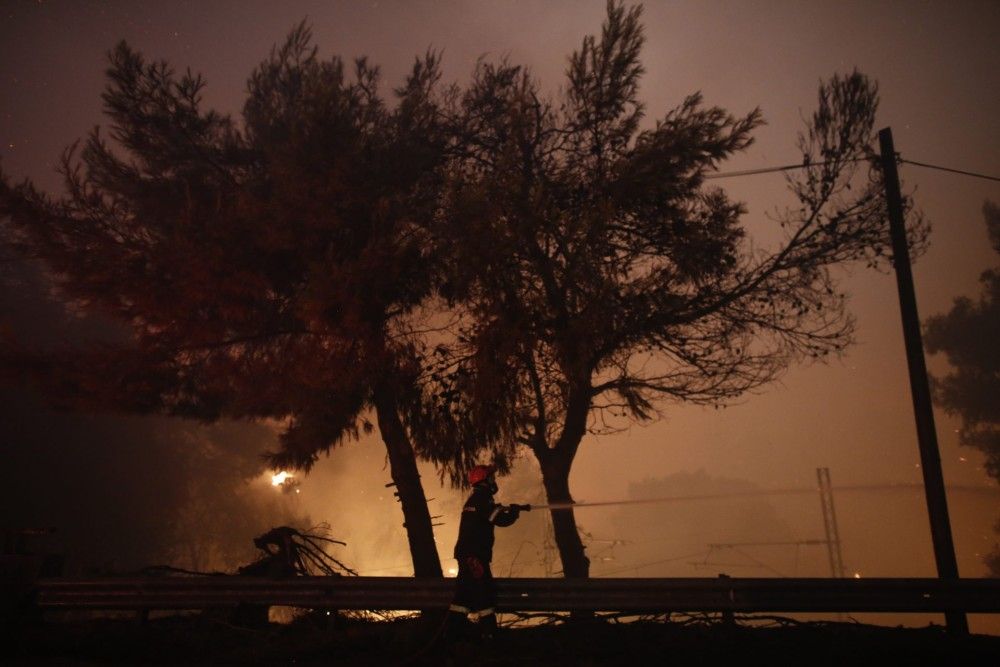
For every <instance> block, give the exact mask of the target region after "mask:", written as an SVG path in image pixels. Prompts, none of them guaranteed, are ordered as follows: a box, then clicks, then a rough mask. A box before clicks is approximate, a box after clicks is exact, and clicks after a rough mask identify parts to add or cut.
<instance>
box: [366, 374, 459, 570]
mask: <svg viewBox="0 0 1000 667" xmlns="http://www.w3.org/2000/svg"><path fill="white" fill-rule="evenodd" d="M375 414H376V417H377V419H378V428H379V431H380V432H381V434H382V440H383V442H385V448H386V451H387V452H388V453H389V469H390V472H391V474H392V481H393V482H395V484H396V492H397V493H399V502H400V504H401V505H402V507H403V521H404V523H403V525H404V526H405V527H406V536H407V538H408V539H409V541H410V556H411V557H412V558H413V576H415V577H441V576H443V574H442V572H441V559H440V558H439V557H438V552H437V544H435V542H434V529H433V528H432V527H431V513H430V511H429V510H428V509H427V498H426V496H424V487H423V486H422V485H421V484H420V475H419V474H418V472H417V459H416V456H415V455H414V453H413V446H412V445H411V444H410V439H409V436H408V435H407V433H406V429H404V428H403V423H402V421H400V419H399V411H398V409H397V403H396V396H395V393H394V392H393V391H392V390H391V389H387V388H380V389H378V390H376V391H375Z"/></svg>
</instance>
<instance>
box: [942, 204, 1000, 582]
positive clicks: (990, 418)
mask: <svg viewBox="0 0 1000 667" xmlns="http://www.w3.org/2000/svg"><path fill="white" fill-rule="evenodd" d="M983 218H984V219H985V222H986V230H987V232H988V234H989V238H990V244H991V245H992V246H993V250H994V251H995V252H997V253H998V254H1000V207H997V205H996V204H994V203H992V202H989V201H987V202H986V203H984V204H983ZM979 282H980V283H981V284H982V292H981V294H980V295H979V299H978V300H977V301H974V300H973V299H970V298H968V297H964V296H963V297H958V298H957V299H955V301H954V303H953V304H952V307H951V310H950V311H948V312H947V313H945V314H944V315H935V316H933V317H929V318H927V322H926V323H925V336H924V341H925V344H926V345H927V351H928V352H931V353H932V354H934V353H944V354H945V356H946V358H947V359H948V363H949V364H950V365H951V367H952V368H953V369H954V370H953V371H952V372H951V373H949V374H947V375H945V376H943V377H936V378H933V384H932V388H933V392H934V393H933V395H934V400H935V402H936V403H937V404H938V405H940V406H941V407H943V408H944V409H945V410H946V411H947V412H948V413H949V414H953V415H957V416H958V417H960V418H961V419H962V428H961V430H960V431H959V442H960V443H961V444H963V445H965V446H967V447H974V448H976V449H978V450H979V451H981V452H982V453H983V454H984V455H985V456H986V472H987V474H989V475H990V477H992V478H993V479H995V480H997V481H998V482H1000V352H998V350H997V347H996V340H997V338H998V337H1000V269H990V270H988V271H984V272H983V273H982V275H981V276H980V277H979ZM997 530H998V531H1000V523H998V524H997ZM986 563H987V565H988V566H989V568H990V571H991V572H992V573H993V575H994V576H1000V546H998V547H995V548H994V549H993V552H992V553H991V554H989V555H988V556H987V557H986Z"/></svg>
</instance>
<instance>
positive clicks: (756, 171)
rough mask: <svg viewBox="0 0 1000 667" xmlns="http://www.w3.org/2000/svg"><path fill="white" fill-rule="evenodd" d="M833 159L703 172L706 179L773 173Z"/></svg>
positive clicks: (811, 165)
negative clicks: (739, 169) (779, 165)
mask: <svg viewBox="0 0 1000 667" xmlns="http://www.w3.org/2000/svg"><path fill="white" fill-rule="evenodd" d="M867 159H868V158H863V157H858V158H854V159H851V160H840V162H842V163H848V162H864V161H866V160H867ZM833 162H834V161H833V160H830V161H827V162H811V163H809V164H786V165H784V166H781V167H761V168H760V169H744V170H742V171H722V172H716V173H714V174H705V176H704V178H705V179H706V180H708V179H711V178H733V177H734V176H756V175H757V174H773V173H776V172H779V171H792V170H793V169H808V168H810V167H825V166H826V165H828V164H833Z"/></svg>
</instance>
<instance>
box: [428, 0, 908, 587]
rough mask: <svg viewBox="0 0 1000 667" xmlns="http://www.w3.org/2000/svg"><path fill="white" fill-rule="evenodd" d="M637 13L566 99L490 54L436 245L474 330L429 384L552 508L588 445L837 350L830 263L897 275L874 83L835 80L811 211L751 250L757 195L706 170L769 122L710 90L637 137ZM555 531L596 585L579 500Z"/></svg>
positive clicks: (450, 351)
mask: <svg viewBox="0 0 1000 667" xmlns="http://www.w3.org/2000/svg"><path fill="white" fill-rule="evenodd" d="M640 12H641V10H640V8H638V7H636V8H631V9H626V8H625V7H623V6H622V5H621V4H620V3H616V2H611V3H609V5H608V13H607V20H606V22H605V23H604V25H603V28H602V31H601V34H600V36H599V37H593V36H590V37H587V38H585V39H584V40H583V44H582V46H581V47H580V49H579V50H578V51H576V52H575V53H574V54H573V55H572V57H571V58H570V60H569V66H568V70H567V79H566V83H565V91H564V92H563V93H561V95H560V97H559V98H558V99H557V100H556V101H550V100H547V99H545V98H544V97H543V96H542V94H541V93H540V92H539V84H538V82H537V81H536V80H534V79H533V78H532V77H531V75H530V73H529V72H528V71H527V70H526V69H524V68H522V67H519V66H516V65H513V64H511V63H509V62H506V61H504V62H500V63H498V64H491V63H487V62H480V64H479V65H478V66H477V69H476V70H475V74H474V77H473V81H472V83H471V85H470V86H469V87H468V89H467V90H466V91H465V93H464V95H463V96H462V97H461V99H460V100H459V102H458V103H457V105H456V108H455V109H454V110H453V115H454V117H455V119H456V126H457V128H458V129H457V132H458V136H459V137H460V141H459V145H460V146H461V147H462V149H463V151H464V152H463V153H462V154H461V157H460V158H459V159H457V160H456V161H455V162H454V163H453V164H452V166H451V172H450V185H449V188H448V191H447V195H446V207H445V209H446V211H447V214H446V215H445V216H444V222H443V228H444V230H445V231H442V232H440V233H441V234H442V235H443V236H447V237H448V238H449V239H450V240H451V241H452V243H453V245H454V247H455V248H457V249H458V250H459V255H458V259H454V260H453V263H452V265H451V274H450V280H449V282H448V283H447V284H446V285H445V288H444V290H443V291H444V293H445V295H446V296H449V297H450V299H451V300H452V302H453V303H455V304H463V305H464V307H465V310H464V311H463V316H464V324H463V327H464V328H463V329H462V331H461V333H460V334H458V335H457V337H456V338H455V340H454V341H452V344H451V345H450V346H447V349H445V348H444V347H443V348H442V349H441V350H439V357H440V363H439V368H438V369H437V375H436V376H435V377H432V378H430V380H429V381H428V384H429V386H431V387H432V388H433V390H434V392H436V397H437V400H438V403H439V407H441V409H447V410H450V411H451V412H452V413H453V414H456V415H458V416H459V418H460V419H459V421H461V420H467V421H468V423H470V424H478V425H479V426H478V428H475V429H471V430H473V431H475V432H477V433H479V434H480V435H481V437H482V438H483V439H485V440H489V441H490V442H491V443H492V444H493V446H494V448H495V449H496V450H497V451H499V452H500V453H501V454H506V455H507V456H509V455H511V454H512V452H513V451H514V450H515V448H516V447H517V446H519V445H523V446H526V447H527V448H528V449H530V451H531V452H532V453H533V454H534V456H535V457H537V459H538V461H539V463H540V466H541V471H542V480H543V484H544V487H545V491H546V494H547V498H548V500H549V502H551V503H567V502H571V501H572V496H571V493H570V488H569V473H570V470H571V467H572V464H573V461H574V458H575V456H576V454H577V451H578V449H579V447H580V444H581V442H582V441H583V439H584V436H585V435H586V434H587V433H606V432H610V431H614V430H616V429H619V428H622V427H623V426H625V425H627V423H628V421H629V420H638V421H642V420H649V419H654V418H656V417H657V416H658V414H659V413H658V404H660V403H661V402H663V401H684V402H689V403H698V404H706V405H716V406H718V405H720V404H723V403H725V402H726V401H728V400H730V399H733V398H735V397H737V396H740V395H742V394H744V393H745V392H747V391H749V390H752V389H755V388H758V387H760V386H761V385H764V384H765V383H767V382H769V381H771V380H773V379H774V378H776V377H777V376H778V375H779V374H780V372H781V371H782V370H784V369H785V368H786V367H787V366H788V365H789V364H791V363H792V362H794V361H798V360H801V359H808V358H820V357H823V356H825V355H827V354H829V353H831V352H838V351H840V350H842V349H843V348H844V346H845V345H847V344H848V343H849V342H850V340H851V334H852V326H853V321H852V319H851V318H850V316H849V314H848V313H846V311H845V307H844V295H843V294H841V293H839V292H838V291H837V289H836V284H835V281H834V279H833V278H832V276H831V274H830V272H829V267H831V266H832V265H835V264H839V263H841V262H848V261H853V260H859V259H861V260H867V261H868V263H869V264H873V265H874V264H877V265H881V266H885V265H886V264H885V256H886V253H887V248H888V236H887V229H886V226H885V225H884V224H883V202H882V200H881V198H880V184H879V179H880V177H879V176H878V174H877V172H871V173H870V174H869V178H868V179H867V180H865V179H864V178H863V177H861V176H863V173H864V171H865V170H866V161H868V160H870V158H871V157H872V155H873V154H874V153H873V151H872V148H871V145H872V138H873V122H874V114H875V109H876V106H877V89H876V86H875V84H874V83H872V82H870V81H869V80H868V79H867V78H866V77H865V76H863V75H862V74H859V73H857V72H854V73H852V74H850V75H848V76H843V77H840V76H836V77H834V78H832V79H831V80H830V81H829V82H827V83H825V84H823V85H822V86H821V87H820V92H819V105H818V109H817V111H816V112H815V113H814V114H813V116H812V118H811V120H810V122H809V124H808V129H807V131H806V132H805V133H803V134H802V135H800V137H799V148H800V149H801V153H802V156H803V165H804V169H803V170H802V171H801V172H800V174H799V175H797V176H792V177H789V179H788V180H789V185H790V188H791V190H792V192H793V193H794V195H795V197H796V198H797V200H798V203H799V205H798V207H796V208H792V209H789V210H787V211H785V212H784V213H781V214H777V215H776V217H777V219H778V222H780V226H781V228H782V229H783V230H784V236H783V240H782V241H781V242H780V243H779V244H778V245H777V247H776V248H773V249H767V248H764V247H760V246H755V245H754V244H753V243H752V242H751V240H750V239H749V237H748V236H747V232H746V230H745V229H744V227H743V224H742V216H743V214H744V207H743V206H742V204H740V203H738V202H734V201H732V200H730V199H729V198H728V197H727V196H726V194H725V193H724V192H723V191H722V190H721V189H719V188H714V187H709V186H708V184H707V183H706V180H705V179H706V178H707V177H709V176H710V175H711V172H713V171H714V170H716V169H717V167H718V165H719V164H720V163H721V162H722V161H724V160H725V159H726V158H727V157H729V156H731V155H732V154H733V153H735V152H737V151H742V150H743V149H745V148H746V147H747V146H749V145H750V144H751V142H752V137H751V133H752V131H753V129H754V128H756V127H757V126H759V125H760V124H761V122H762V120H761V115H760V113H759V111H757V110H754V111H751V112H750V113H748V114H746V115H745V116H739V117H737V116H733V115H731V114H729V113H727V112H726V111H724V110H723V109H720V108H718V107H710V106H706V105H705V104H704V103H703V101H702V98H701V95H700V94H694V95H691V96H690V97H688V98H687V99H685V100H684V102H683V103H682V104H681V105H680V106H678V107H677V108H675V109H673V110H671V111H668V112H667V113H666V114H664V115H663V116H662V117H661V118H660V120H658V121H656V122H655V124H653V125H652V126H651V127H648V129H642V128H643V119H644V108H643V105H642V103H641V102H640V101H639V96H638V95H639V94H638V91H639V82H640V78H641V75H642V73H643V68H642V65H641V62H640V59H639V55H640V50H641V47H642V44H643V34H642V26H641V24H640ZM859 167H860V169H859ZM919 223H920V221H919V219H917V218H915V219H914V220H913V222H912V223H911V228H912V231H913V232H915V238H916V239H917V242H918V243H920V242H922V239H923V227H922V226H920V224H919ZM463 442H468V439H466V440H462V439H461V438H459V439H457V440H456V441H455V443H456V448H455V451H453V452H452V455H453V456H454V457H455V458H456V460H461V459H463V458H464V457H468V456H469V451H470V450H467V449H462V447H460V446H457V445H460V444H461V443H463ZM552 521H553V526H554V532H555V539H556V542H557V545H558V548H559V551H560V555H561V558H562V564H563V571H564V573H565V575H566V576H568V577H585V576H588V573H589V561H588V559H587V557H586V555H585V553H584V546H583V544H582V542H581V540H580V536H579V534H578V530H577V527H576V524H575V520H574V515H573V512H572V510H554V511H553V512H552Z"/></svg>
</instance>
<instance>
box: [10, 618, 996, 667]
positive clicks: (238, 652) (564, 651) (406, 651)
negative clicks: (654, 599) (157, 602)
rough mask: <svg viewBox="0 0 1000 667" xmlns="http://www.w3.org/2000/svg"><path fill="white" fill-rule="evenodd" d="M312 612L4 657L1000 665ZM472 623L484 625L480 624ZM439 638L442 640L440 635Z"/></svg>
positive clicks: (56, 643) (991, 641)
mask: <svg viewBox="0 0 1000 667" xmlns="http://www.w3.org/2000/svg"><path fill="white" fill-rule="evenodd" d="M331 618H332V619H334V621H333V622H332V623H327V621H328V620H330V619H328V618H327V617H325V614H324V615H314V616H311V617H302V618H299V619H297V620H296V621H295V622H293V623H290V624H277V623H270V624H267V625H264V626H262V627H258V628H257V629H247V628H241V627H238V626H236V625H234V624H232V623H231V622H229V621H228V620H224V618H223V617H220V616H217V615H197V614H196V615H187V616H173V617H163V618H153V619H150V620H147V621H145V622H140V621H139V620H137V619H135V618H134V617H120V618H101V619H94V618H91V619H81V618H76V619H72V620H67V619H65V618H64V619H62V620H52V619H49V620H47V621H46V622H39V621H37V620H36V621H33V622H26V621H22V622H19V623H14V624H13V625H10V624H7V625H6V627H5V628H4V631H5V632H7V633H8V634H9V637H8V638H7V640H6V641H5V642H4V644H5V645H6V648H5V649H4V651H3V655H2V656H0V659H2V660H3V662H4V663H5V664H8V665H10V664H14V665H109V664H114V665H118V664H128V665H134V664H140V665H142V664H151V665H192V664H199V665H209V664H212V665H214V664H241V665H284V664H294V665H326V664H331V663H333V664H341V665H546V666H547V667H549V666H552V665H712V664H720V665H741V666H742V665H852V666H853V665H865V664H880V665H949V666H951V665H990V666H992V665H998V664H1000V637H994V636H984V635H972V636H969V637H953V636H950V635H948V634H947V633H946V632H945V631H944V629H943V628H940V627H935V626H931V627H927V628H921V629H913V628H887V627H877V626H868V625H861V624H854V623H828V624H796V623H791V622H782V621H780V620H778V621H774V622H772V623H770V624H768V625H766V626H761V625H760V622H759V621H758V622H757V623H756V624H755V625H754V626H753V627H751V626H749V625H746V624H740V625H737V626H735V627H734V626H731V625H726V624H724V623H721V622H720V621H719V620H718V619H715V620H710V619H698V618H696V619H690V618H684V619H680V620H678V619H676V618H675V619H674V620H672V621H671V622H667V623H664V622H662V621H656V622H654V621H648V620H647V621H642V620H640V621H635V622H629V623H624V622H615V621H612V620H608V619H602V620H585V621H579V622H570V623H563V624H553V623H549V624H544V625H538V626H533V627H517V628H504V629H502V630H501V631H500V633H499V635H498V636H497V637H495V638H494V639H493V640H488V641H483V640H481V639H479V638H477V637H474V636H473V635H474V634H475V633H474V632H472V631H470V632H469V633H468V635H467V636H465V637H464V638H461V639H459V640H456V641H451V642H445V641H443V640H442V639H441V637H440V636H438V629H439V628H440V627H441V626H440V623H439V621H438V620H437V619H419V618H408V619H399V620H395V621H389V622H372V621H366V620H357V619H341V618H336V617H331ZM471 630H474V626H473V627H472V629H471ZM435 638H437V639H435Z"/></svg>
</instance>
